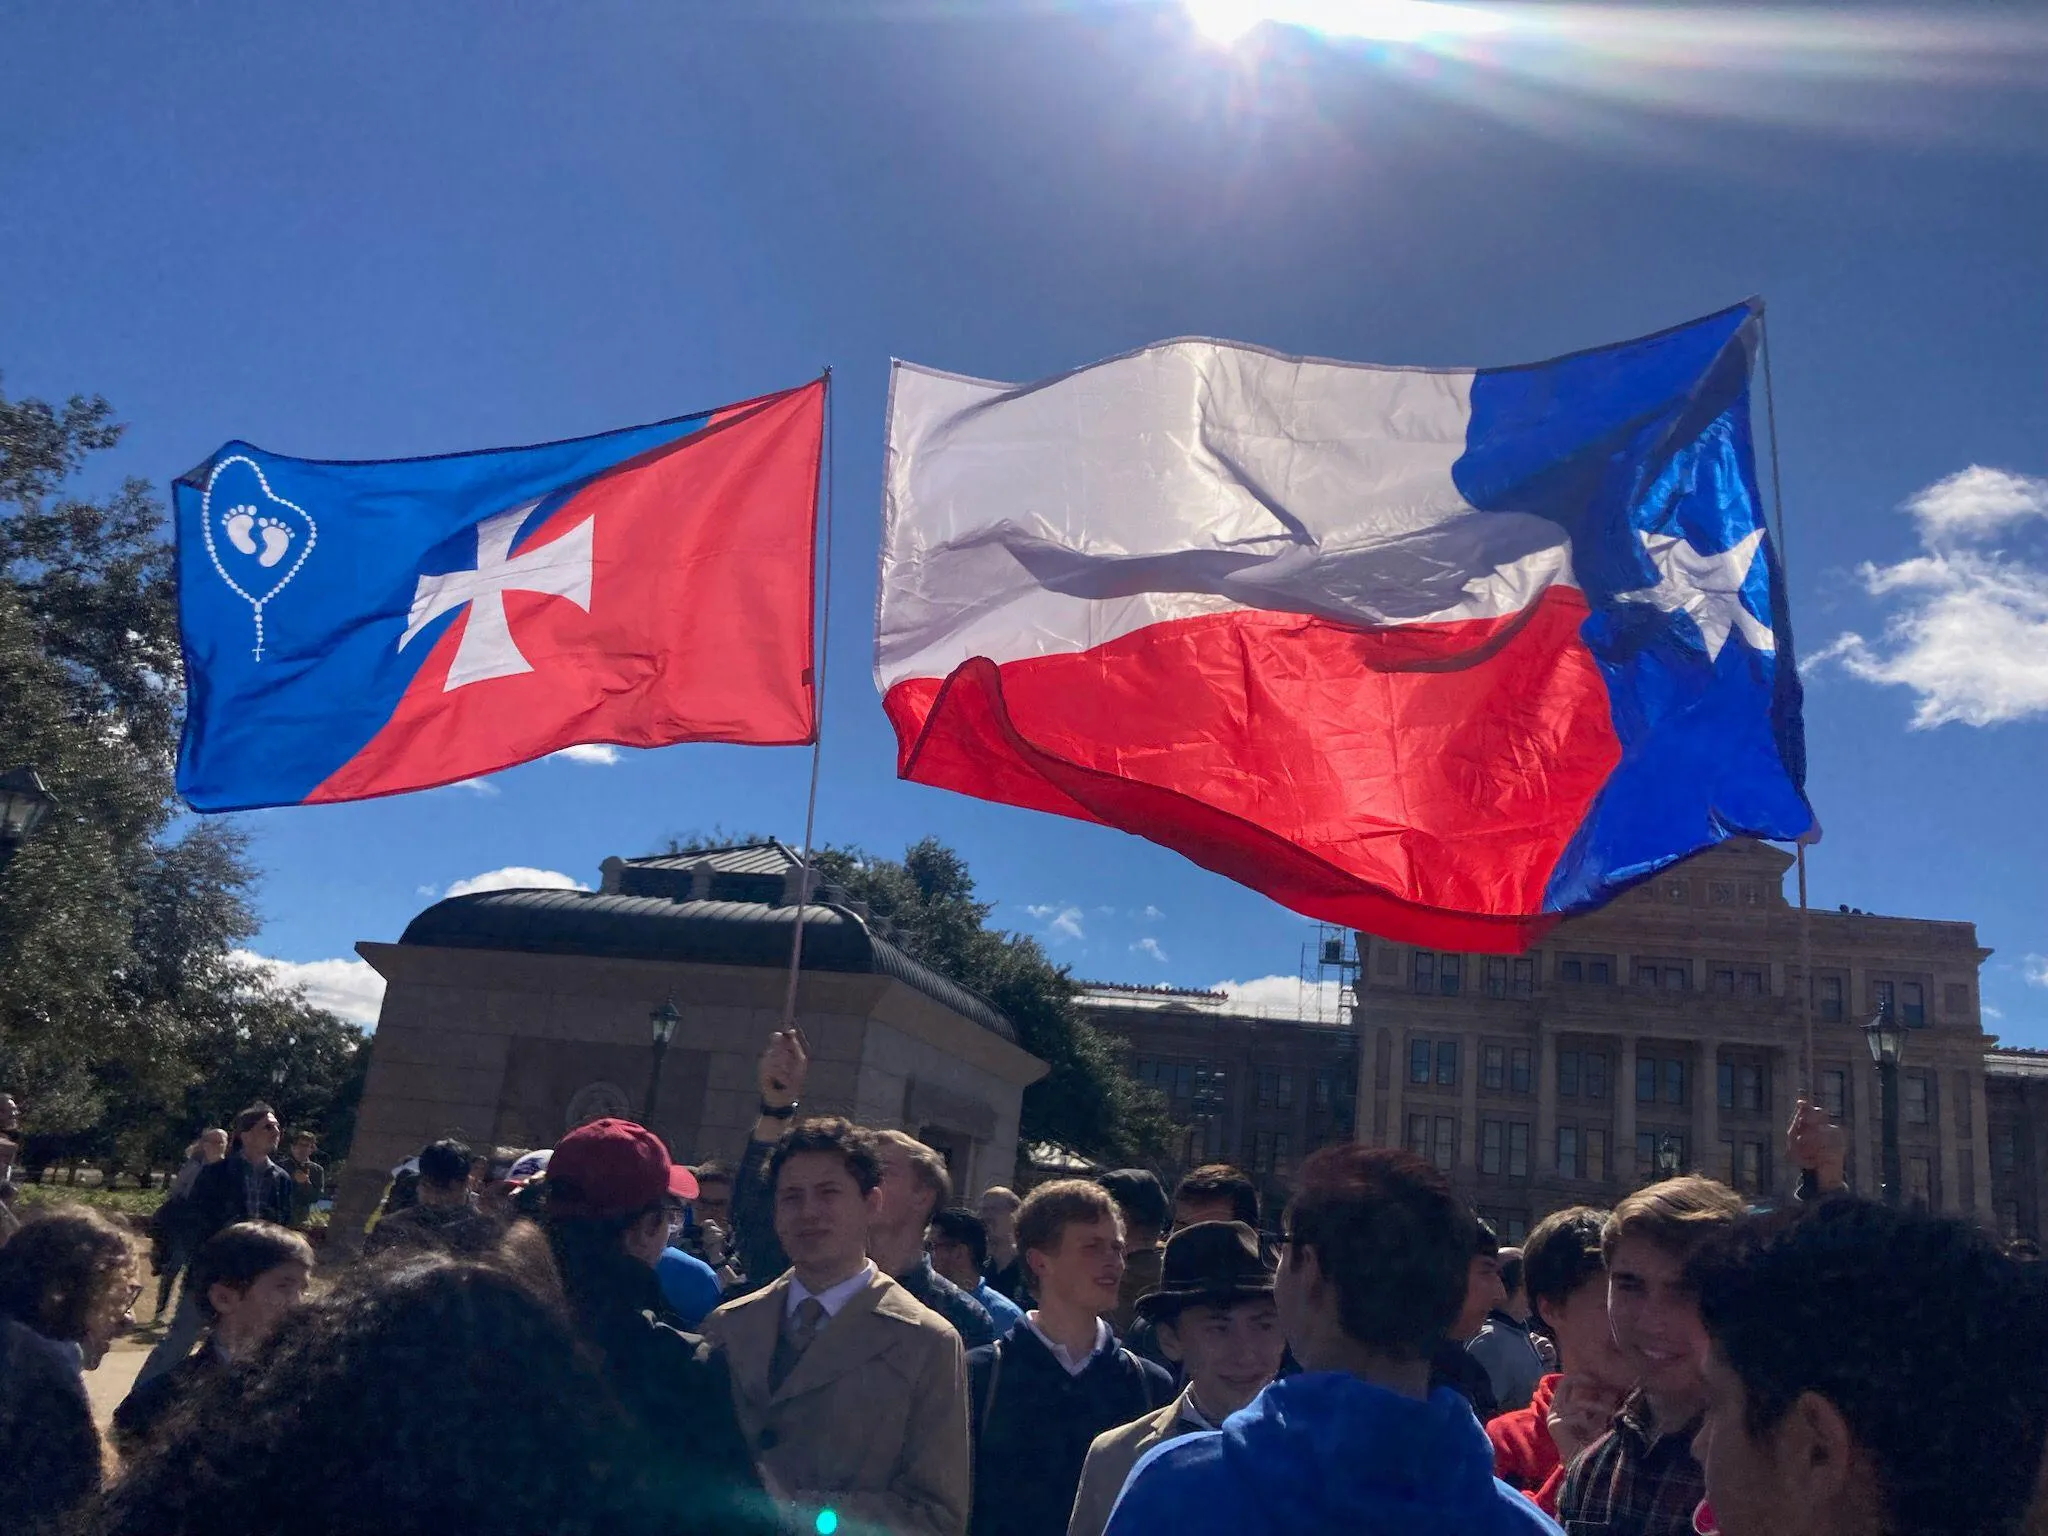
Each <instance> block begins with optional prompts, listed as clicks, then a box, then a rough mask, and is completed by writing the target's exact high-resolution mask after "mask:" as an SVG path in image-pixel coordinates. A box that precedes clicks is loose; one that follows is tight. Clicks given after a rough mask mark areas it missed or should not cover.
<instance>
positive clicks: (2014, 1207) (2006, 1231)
mask: <svg viewBox="0 0 2048 1536" xmlns="http://www.w3.org/2000/svg"><path fill="white" fill-rule="evenodd" d="M1998 1231H1999V1234H2000V1236H2003V1237H2007V1238H2014V1237H2018V1236H2019V1235H2020V1203H2019V1201H2017V1200H2001V1201H1999V1202H1998Z"/></svg>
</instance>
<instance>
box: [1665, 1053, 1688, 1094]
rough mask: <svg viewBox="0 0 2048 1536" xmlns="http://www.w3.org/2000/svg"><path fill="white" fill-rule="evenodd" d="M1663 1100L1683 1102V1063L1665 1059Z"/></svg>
mask: <svg viewBox="0 0 2048 1536" xmlns="http://www.w3.org/2000/svg"><path fill="white" fill-rule="evenodd" d="M1664 1102H1665V1103H1666V1104H1683V1103H1684V1102H1685V1063H1684V1062H1682V1061H1667V1062H1665V1063H1664Z"/></svg>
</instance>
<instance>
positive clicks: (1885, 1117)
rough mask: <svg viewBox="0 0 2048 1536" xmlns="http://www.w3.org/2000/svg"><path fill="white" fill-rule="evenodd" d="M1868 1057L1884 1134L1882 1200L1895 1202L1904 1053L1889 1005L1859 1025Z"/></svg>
mask: <svg viewBox="0 0 2048 1536" xmlns="http://www.w3.org/2000/svg"><path fill="white" fill-rule="evenodd" d="M1863 1038H1864V1040H1865V1041H1866V1042H1867V1043H1868V1044H1869V1046H1870V1059H1871V1060H1872V1061H1874V1062H1876V1063H1877V1090H1878V1109H1879V1120H1878V1123H1879V1125H1880V1126H1881V1127H1882V1130H1883V1136H1884V1203H1885V1204H1886V1205H1897V1204H1899V1203H1900V1200H1901V1198H1902V1197H1903V1195H1904V1193H1905V1191H1904V1190H1903V1188H1902V1187H1901V1180H1900V1178H1899V1063H1900V1061H1902V1060H1903V1059H1904V1058H1905V1055H1906V1026H1905V1025H1903V1024H1901V1023H1899V1022H1898V1021H1897V1020H1895V1019H1894V1018H1893V1017H1892V1010H1891V1007H1890V1005H1889V1004H1887V1005H1886V1006H1884V1007H1882V1008H1879V1009H1878V1010H1877V1017H1876V1018H1874V1019H1872V1020H1871V1021H1870V1022H1869V1023H1868V1024H1866V1025H1864V1026H1863Z"/></svg>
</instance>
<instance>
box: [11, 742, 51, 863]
mask: <svg viewBox="0 0 2048 1536" xmlns="http://www.w3.org/2000/svg"><path fill="white" fill-rule="evenodd" d="M56 808H57V797H56V796H55V795H53V794H51V793H50V791H49V790H48V788H46V787H45V786H44V784H43V780H42V776H41V775H40V774H38V773H37V772H36V771H35V769H33V768H27V767H22V768H10V769H8V770H7V771H6V772H5V773H0V869H5V868H6V867H7V861H8V860H9V859H11V858H13V857H14V851H15V850H16V849H17V848H19V847H20V846H21V845H22V844H23V843H25V842H27V841H28V839H29V838H30V837H31V836H33V835H34V833H35V830H36V828H38V827H40V826H41V825H42V824H43V822H44V821H45V820H47V819H48V817H49V814H50V812H52V811H54V810H55V809H56Z"/></svg>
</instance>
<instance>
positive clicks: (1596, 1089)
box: [1581, 1051, 1607, 1099]
mask: <svg viewBox="0 0 2048 1536" xmlns="http://www.w3.org/2000/svg"><path fill="white" fill-rule="evenodd" d="M1581 1068H1582V1075H1583V1081H1584V1083H1585V1093H1586V1097H1587V1098H1589V1099H1604V1098H1606V1097H1607V1053H1606V1052H1605V1051H1587V1052H1585V1053H1584V1056H1583V1058H1582V1060H1581Z"/></svg>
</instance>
